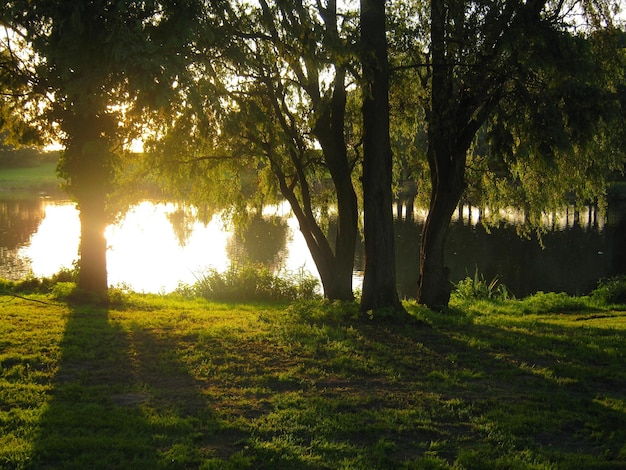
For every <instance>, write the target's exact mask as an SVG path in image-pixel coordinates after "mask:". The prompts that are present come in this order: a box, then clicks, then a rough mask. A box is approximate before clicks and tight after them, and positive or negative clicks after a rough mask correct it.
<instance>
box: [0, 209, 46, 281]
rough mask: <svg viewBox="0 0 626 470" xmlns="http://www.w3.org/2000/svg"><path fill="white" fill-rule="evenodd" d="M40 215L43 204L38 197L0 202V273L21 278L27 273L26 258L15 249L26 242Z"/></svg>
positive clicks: (27, 264)
mask: <svg viewBox="0 0 626 470" xmlns="http://www.w3.org/2000/svg"><path fill="white" fill-rule="evenodd" d="M43 217H44V203H43V201H42V200H40V199H38V198H32V199H25V200H8V201H0V263H1V265H0V276H2V277H4V278H15V277H21V276H23V275H24V274H26V273H27V272H28V269H29V263H28V260H25V259H22V258H21V257H20V256H18V253H17V249H18V248H20V247H21V246H23V245H25V244H26V243H28V240H29V239H30V237H31V236H32V235H33V234H34V233H35V232H36V231H37V228H38V227H39V224H40V222H41V220H42V219H43Z"/></svg>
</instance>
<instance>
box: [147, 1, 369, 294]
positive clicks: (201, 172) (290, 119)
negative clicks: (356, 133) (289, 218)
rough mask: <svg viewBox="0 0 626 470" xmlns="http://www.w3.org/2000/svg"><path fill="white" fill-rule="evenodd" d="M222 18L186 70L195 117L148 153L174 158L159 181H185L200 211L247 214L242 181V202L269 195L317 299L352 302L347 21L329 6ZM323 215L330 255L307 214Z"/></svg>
mask: <svg viewBox="0 0 626 470" xmlns="http://www.w3.org/2000/svg"><path fill="white" fill-rule="evenodd" d="M231 7H232V8H227V9H226V10H225V11H224V12H223V18H222V19H221V21H220V22H221V26H220V28H221V29H220V31H221V33H222V34H221V37H222V38H226V39H225V42H224V43H222V44H220V45H217V46H216V45H211V47H209V48H207V50H206V52H205V60H204V61H199V62H198V64H197V67H198V71H199V72H198V75H199V77H201V78H200V79H199V80H198V83H196V84H195V85H193V87H192V88H190V89H188V90H187V92H186V93H187V96H196V97H198V98H197V101H195V103H196V104H197V106H190V107H187V108H186V109H185V110H181V112H180V114H179V119H178V120H177V122H176V123H175V125H174V126H170V127H168V128H167V129H164V130H163V131H162V132H161V133H163V134H167V137H166V138H165V139H163V140H162V141H161V144H156V143H155V146H154V148H155V149H156V148H157V147H158V146H159V145H161V151H160V153H161V155H162V156H164V157H165V159H167V157H168V155H169V156H170V157H171V156H172V155H174V156H177V157H179V158H177V160H178V161H180V157H181V156H184V158H183V161H184V162H185V163H184V165H178V163H176V165H177V169H174V168H173V167H172V166H171V165H168V166H167V167H166V172H167V173H170V174H171V175H172V174H173V175H174V176H175V178H176V179H177V180H179V181H180V179H188V177H191V176H193V175H195V177H194V179H195V181H196V184H195V189H193V190H192V191H194V192H195V191H198V192H199V193H200V194H198V193H196V194H198V197H197V198H196V199H195V201H196V203H197V204H199V205H202V204H203V203H206V202H207V200H209V199H212V200H213V201H212V202H213V203H214V202H215V201H216V200H218V199H219V200H221V202H222V203H223V204H224V205H230V206H234V205H238V206H239V208H240V209H242V210H246V202H247V201H246V200H242V197H241V193H242V192H244V191H245V190H244V188H243V186H242V185H243V183H242V182H245V181H246V180H247V181H248V182H249V181H250V180H251V179H254V182H255V183H258V184H256V185H255V183H253V184H248V186H247V188H250V187H251V186H256V187H255V188H254V190H253V191H250V192H248V194H247V196H248V197H249V198H254V197H258V196H257V195H258V193H259V192H260V193H263V195H264V197H262V198H260V200H257V202H259V203H260V204H262V202H264V201H265V200H267V197H268V196H271V193H272V192H273V191H277V192H279V193H280V194H281V195H282V197H284V198H285V199H286V200H287V201H288V202H289V204H290V206H291V209H292V211H293V212H294V214H295V216H296V218H297V220H298V222H299V224H300V231H301V232H302V234H303V236H304V239H305V240H306V243H307V246H308V248H309V250H310V252H311V255H312V258H313V260H314V262H315V265H316V267H317V270H318V272H319V274H320V278H321V281H322V285H323V289H324V295H325V296H326V297H328V298H330V299H341V300H352V299H353V292H352V271H353V265H354V253H355V244H356V240H357V236H358V212H357V210H358V208H357V197H356V193H355V190H354V187H353V183H352V176H353V168H354V166H355V162H356V159H357V158H358V154H357V153H356V152H354V151H353V150H350V149H349V146H348V144H349V142H350V141H351V140H353V139H354V137H353V136H352V134H351V129H350V126H349V123H348V122H347V118H346V116H347V114H348V113H349V112H350V108H349V93H348V91H347V88H348V85H349V80H350V77H351V69H352V68H353V64H352V63H351V54H352V53H351V48H352V43H353V38H352V34H353V32H352V31H353V29H354V27H353V18H352V17H351V13H350V12H349V11H345V12H339V11H338V9H337V4H336V2H335V1H334V0H329V1H328V2H326V4H324V5H323V4H322V3H321V2H303V1H301V0H295V1H291V0H290V1H287V0H283V1H276V2H272V3H269V2H266V1H265V0H261V1H260V2H259V6H258V8H255V7H253V6H251V5H239V4H237V3H233V4H232V5H231ZM187 101H189V102H193V100H192V99H188V100H187ZM181 139H183V140H181ZM170 161H171V159H170ZM183 175H184V176H183ZM226 175H227V176H226ZM209 181H210V182H211V185H212V186H213V188H208V187H206V183H207V182H209ZM220 181H223V182H224V183H225V186H223V185H220V184H219V182H220ZM328 187H331V188H332V189H333V191H332V193H333V194H331V193H330V192H329V191H325V189H326V188H328ZM217 188H220V189H217ZM216 189H217V190H216ZM236 192H238V193H239V194H235V193H236ZM220 193H221V194H220ZM251 193H254V194H251ZM187 194H189V189H188V188H187ZM226 194H227V195H228V196H227V197H224V195H226ZM331 204H336V207H337V217H338V222H337V229H336V233H335V236H334V239H335V243H334V247H333V246H332V244H331V241H330V240H329V237H327V236H326V234H325V233H324V227H323V217H324V216H325V214H324V210H322V211H319V212H318V209H319V208H322V209H328V208H329V206H330V205H331ZM320 212H321V213H320Z"/></svg>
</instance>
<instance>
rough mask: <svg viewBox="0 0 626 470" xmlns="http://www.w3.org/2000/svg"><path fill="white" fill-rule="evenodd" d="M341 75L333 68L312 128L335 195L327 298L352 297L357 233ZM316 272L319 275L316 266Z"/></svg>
mask: <svg viewBox="0 0 626 470" xmlns="http://www.w3.org/2000/svg"><path fill="white" fill-rule="evenodd" d="M345 75H346V71H345V68H341V67H340V68H338V69H337V72H336V75H335V83H334V87H333V96H332V98H331V100H330V104H329V106H327V108H326V109H324V111H323V112H321V113H320V116H319V118H318V119H317V122H316V123H315V126H314V129H313V134H314V135H315V136H316V137H317V140H318V141H319V143H320V146H321V147H322V151H323V154H324V159H325V160H326V166H327V167H328V171H329V172H330V175H331V178H332V180H333V185H334V186H335V192H336V195H337V214H338V220H337V233H336V238H335V253H334V259H333V260H332V262H331V264H332V268H331V269H330V273H329V274H328V275H329V277H330V278H331V279H327V280H326V281H324V280H322V283H323V284H324V285H325V289H324V293H325V296H326V297H328V298H329V299H331V300H354V294H353V292H352V274H353V271H354V254H355V250H356V240H357V236H358V203H357V197H356V193H355V192H354V186H353V185H352V168H351V166H350V162H349V161H348V151H347V148H346V141H345V135H344V126H345V110H346V88H345ZM314 259H315V258H314ZM318 271H319V272H320V277H321V276H322V274H321V271H320V270H319V267H318ZM326 286H327V287H328V291H327V290H326Z"/></svg>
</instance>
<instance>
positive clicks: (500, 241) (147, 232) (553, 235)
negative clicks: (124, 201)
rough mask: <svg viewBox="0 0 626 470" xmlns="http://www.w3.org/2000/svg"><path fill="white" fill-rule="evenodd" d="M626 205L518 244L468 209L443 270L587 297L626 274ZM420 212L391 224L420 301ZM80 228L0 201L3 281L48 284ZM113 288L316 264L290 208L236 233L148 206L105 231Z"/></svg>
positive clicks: (72, 219) (70, 213)
mask: <svg viewBox="0 0 626 470" xmlns="http://www.w3.org/2000/svg"><path fill="white" fill-rule="evenodd" d="M625 214H626V204H624V202H623V201H622V202H621V203H615V204H612V205H611V206H610V210H609V212H608V216H607V218H606V219H603V218H600V217H597V216H596V215H595V213H593V212H590V213H588V214H582V215H578V216H577V217H575V216H574V214H573V212H571V211H570V213H563V214H560V215H559V216H558V217H555V218H554V219H553V220H552V221H548V222H549V223H550V230H549V231H547V232H546V233H545V234H544V235H543V237H542V243H543V245H544V247H543V248H542V247H541V245H540V243H539V242H538V240H537V239H536V238H535V237H531V238H530V239H523V238H520V237H519V236H518V235H517V233H516V229H515V227H514V226H512V225H507V226H503V227H501V228H498V229H492V230H491V231H490V233H488V232H487V231H486V230H485V229H484V228H483V227H482V225H480V224H477V223H476V218H477V214H475V213H474V212H472V211H470V210H468V208H465V212H464V213H461V214H460V215H459V216H458V217H456V220H455V221H453V222H452V226H451V232H450V236H449V239H448V243H447V253H446V264H447V265H448V266H449V268H450V270H451V278H452V279H451V280H452V281H458V280H459V279H462V278H463V277H465V276H466V275H473V274H474V271H475V269H478V270H479V271H480V273H481V274H482V275H484V277H485V278H486V279H487V280H489V281H490V280H491V279H492V278H494V277H496V276H497V277H498V279H500V281H501V282H502V283H504V284H505V285H507V287H509V289H510V290H511V291H512V292H513V293H514V294H515V295H516V296H524V295H527V294H529V293H533V292H536V291H539V290H543V291H557V292H559V291H564V292H568V293H570V294H581V293H587V292H589V291H590V290H591V289H593V287H594V286H595V285H596V282H597V280H598V279H600V278H603V277H607V276H611V275H615V274H619V273H626V253H625V246H626V243H624V241H625V238H626V237H625V235H624V234H626V217H625ZM423 216H424V214H423V212H420V211H416V213H415V218H414V219H413V220H396V222H395V229H396V234H397V245H396V246H397V253H398V255H397V267H398V289H399V291H400V294H401V295H402V296H406V297H412V296H414V295H415V292H416V285H417V276H418V270H419V269H418V268H419V243H420V234H421V227H422V223H423ZM79 233H80V226H79V222H78V212H77V211H76V209H75V207H74V204H72V203H71V202H69V201H54V200H50V199H39V198H31V199H19V200H6V201H0V276H1V277H4V278H9V279H19V278H20V277H23V276H25V275H28V274H29V273H32V274H34V275H35V276H50V275H52V274H54V273H56V272H58V271H59V270H60V269H61V268H63V267H71V266H72V263H73V262H74V261H75V260H76V258H77V252H78V243H79ZM106 237H107V242H108V245H109V250H108V254H107V262H108V268H109V282H110V284H111V285H120V284H123V285H126V286H129V287H130V288H132V289H134V290H136V291H139V292H169V291H172V290H174V289H175V288H176V287H177V286H178V284H179V283H181V282H182V283H188V284H191V283H193V282H195V280H196V276H198V274H199V273H202V272H203V271H206V270H207V269H209V268H212V269H216V270H218V271H223V270H225V269H227V267H228V266H229V264H230V263H233V262H234V263H241V262H243V261H244V260H251V261H254V262H261V263H264V264H266V265H268V266H270V267H271V268H273V269H276V270H279V269H282V270H286V271H291V272H298V271H299V270H305V271H307V272H310V273H312V274H314V275H317V272H316V269H315V265H314V263H313V261H312V259H311V256H310V254H309V251H308V249H307V247H306V244H305V242H304V238H303V237H302V235H301V234H300V231H299V230H298V223H297V221H296V220H295V218H294V217H293V216H292V215H291V213H290V211H289V209H288V206H286V205H281V206H277V207H267V208H266V209H265V210H264V214H263V217H257V218H255V219H253V220H252V221H251V222H250V224H249V225H248V226H247V227H246V228H245V229H239V230H236V229H235V228H234V227H232V226H231V225H228V224H226V223H225V222H224V221H223V220H222V219H221V218H220V217H219V216H215V217H213V219H212V220H211V221H210V223H208V224H206V225H205V224H203V223H201V222H198V221H197V218H196V217H195V212H194V211H193V209H190V208H185V207H180V206H177V205H175V204H155V203H152V202H149V201H144V202H142V203H141V204H139V205H137V206H135V207H133V208H132V209H131V210H130V211H129V212H128V213H127V214H126V215H125V216H124V217H123V218H121V219H120V220H119V221H117V222H116V223H115V224H112V225H110V226H109V227H108V228H107V231H106ZM362 253H363V251H362V246H359V247H357V257H356V261H355V275H354V280H355V286H356V287H359V285H360V282H361V278H362V269H363V255H362Z"/></svg>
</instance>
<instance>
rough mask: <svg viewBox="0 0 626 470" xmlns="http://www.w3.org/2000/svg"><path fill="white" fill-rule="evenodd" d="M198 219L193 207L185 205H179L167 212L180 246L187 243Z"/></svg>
mask: <svg viewBox="0 0 626 470" xmlns="http://www.w3.org/2000/svg"><path fill="white" fill-rule="evenodd" d="M197 219H198V218H197V215H196V214H195V213H194V211H193V209H192V208H191V207H189V206H185V205H178V206H176V209H175V210H174V211H173V212H170V213H168V214H167V220H169V222H170V224H172V230H174V235H176V239H177V240H178V245H179V246H180V247H184V246H185V245H187V241H188V240H189V237H191V235H192V233H193V229H194V224H195V222H196V220H197Z"/></svg>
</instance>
